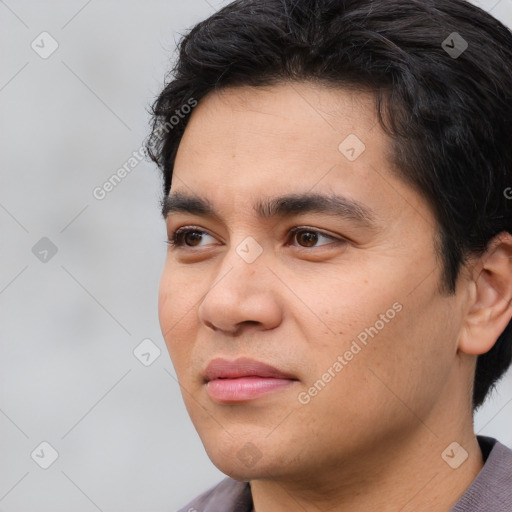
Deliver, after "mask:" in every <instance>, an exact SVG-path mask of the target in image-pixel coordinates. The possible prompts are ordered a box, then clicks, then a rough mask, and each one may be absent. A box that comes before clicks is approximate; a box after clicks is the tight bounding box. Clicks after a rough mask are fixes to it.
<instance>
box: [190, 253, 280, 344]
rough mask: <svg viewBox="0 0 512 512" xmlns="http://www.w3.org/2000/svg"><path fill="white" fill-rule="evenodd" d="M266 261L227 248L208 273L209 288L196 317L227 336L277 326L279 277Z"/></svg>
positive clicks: (278, 319)
mask: <svg viewBox="0 0 512 512" xmlns="http://www.w3.org/2000/svg"><path fill="white" fill-rule="evenodd" d="M267 263H268V262H267V261H266V259H265V258H264V256H263V255H261V256H260V257H259V258H258V259H257V260H256V261H253V262H251V263H249V262H247V261H245V260H244V259H243V258H242V257H241V256H240V255H239V253H237V252H236V248H233V249H232V250H230V251H229V253H227V254H226V256H225V257H224V259H223V261H222V264H221V265H219V267H218V270H217V271H216V272H215V273H214V274H213V275H212V282H211V285H210V287H209V290H208V292H207V293H206V295H205V297H204V298H203V300H202V302H201V303H200V305H199V308H198V315H199V321H200V322H201V323H202V324H203V325H205V326H206V327H208V328H209V329H211V330H213V331H217V332H220V333H222V334H224V335H229V336H237V335H239V334H241V333H242V332H244V331H245V330H247V329H257V330H267V329H273V328H275V327H277V326H278V325H279V324H280V322H281V320H282V310H281V306H280V303H279V299H278V296H277V286H278V283H279V281H278V280H277V279H276V277H275V275H274V274H273V273H272V272H271V271H270V270H269V268H268V267H267Z"/></svg>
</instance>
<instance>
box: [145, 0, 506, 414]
mask: <svg viewBox="0 0 512 512" xmlns="http://www.w3.org/2000/svg"><path fill="white" fill-rule="evenodd" d="M178 49H179V54H178V60H177V62H176V63H175V65H174V68H173V69H172V70H171V72H170V74H169V76H168V77H167V79H166V84H165V87H164V89H163V91H162V92H161V94H160V95H159V96H158V98H157V99H156V100H155V101H154V103H153V105H152V107H151V111H150V113H151V115H152V132H151V134H150V136H149V137H148V139H147V142H146V149H147V151H148V154H149V156H150V158H151V159H152V160H153V161H154V162H155V163H156V164H157V165H158V166H159V168H160V169H161V170H162V172H163V189H164V190H163V193H164V196H167V195H168V193H169V191H170V188H171V181H172V175H173V167H174V161H175V157H176V153H177V150H178V146H179V144H180V141H181V138H182V135H183V133H184V131H185V128H186V126H187V122H188V119H189V117H190V111H191V108H190V106H191V105H195V104H197V102H199V101H200V100H201V99H202V98H203V97H204V96H206V95H207V94H208V93H210V92H212V91H218V90H220V89H223V88H225V87H228V86H253V87H259V86H265V85H275V84H281V83H290V82H298V81H302V82H304V81H309V82H315V83H318V84H323V85H325V86H327V87H339V88H344V87H345V88H347V87H350V88H354V87H355V88H357V89H360V90H364V91H368V92H371V93H373V95H374V97H375V99H376V109H377V114H378V119H379V122H380V124H381V126H382V128H383V129H384V130H385V132H386V133H387V134H388V135H389V136H390V138H391V141H392V144H391V145H392V147H391V149H392V158H391V160H392V163H393V164H394V167H395V168H396V172H397V173H398V174H399V176H400V177H401V178H402V179H404V180H405V181H406V182H407V183H409V184H410V185H411V186H413V187H414V188H415V189H416V190H417V191H418V192H419V193H420V194H421V195H422V196H423V197H425V198H426V199H427V201H428V202H429V204H430V205H431V207H432V209H433V212H434V214H435V216H436V220H437V223H438V226H437V233H438V240H437V241H436V242H435V245H436V250H437V254H438V255H439V258H440V261H442V270H443V278H442V283H441V284H440V288H441V290H442V291H443V292H444V293H447V294H451V293H454V292H455V287H456V280H457V277H458V275H459V272H460V269H461V266H462V265H463V264H464V263H465V262H466V261H467V260H466V258H467V257H468V256H469V255H481V254H483V252H484V251H485V249H486V248H487V247H488V244H489V241H490V240H491V239H492V238H493V237H495V236H496V235H498V234H499V233H502V232H504V231H505V232H511V227H512V215H511V204H510V203H511V201H510V200H509V199H507V196H508V197H512V195H510V192H512V33H511V31H510V30H509V29H508V28H507V27H506V26H504V25H503V24H502V23H501V22H499V21H498V20H497V19H495V18H494V17H493V16H491V15H490V14H488V13H487V12H485V11H484V10H482V9H480V8H478V7H476V6H474V5H472V4H470V3H469V2H466V1H464V0H236V1H234V2H232V3H230V4H229V5H226V6H225V7H224V8H222V9H221V10H219V11H218V12H216V13H215V14H213V15H212V16H210V17H209V18H208V19H206V20H204V21H202V22H200V23H198V24H197V25H195V26H194V27H193V28H192V29H191V30H190V31H189V32H188V34H186V35H185V36H184V37H182V39H181V41H180V42H179V44H178ZM507 191H509V194H507ZM511 360H512V322H511V323H509V325H508V326H507V327H506V329H505V330H504V331H503V333H502V334H501V335H500V337H499V338H498V340H497V342H496V344H495V345H494V347H493V348H492V349H491V350H490V351H489V352H488V353H486V354H483V355H481V356H479V357H478V361H477V369H476V375H475V381H474V389H473V407H474V408H475V409H476V408H477V407H479V406H480V405H481V404H482V403H483V402H484V400H485V398H486V396H487V395H488V393H489V391H490V390H491V389H492V388H493V387H494V386H495V384H496V382H497V381H498V380H499V378H500V377H501V376H502V375H503V374H504V373H505V372H506V370H507V368H508V367H509V366H510V364H511Z"/></svg>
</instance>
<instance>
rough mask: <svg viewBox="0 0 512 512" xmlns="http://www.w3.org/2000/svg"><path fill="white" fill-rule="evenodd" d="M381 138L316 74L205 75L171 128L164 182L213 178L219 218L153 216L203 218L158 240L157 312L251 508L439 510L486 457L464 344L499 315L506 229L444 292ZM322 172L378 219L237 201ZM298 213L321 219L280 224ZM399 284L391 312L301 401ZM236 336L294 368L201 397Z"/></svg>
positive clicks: (182, 222)
mask: <svg viewBox="0 0 512 512" xmlns="http://www.w3.org/2000/svg"><path fill="white" fill-rule="evenodd" d="M349 134H356V135H357V137H358V138H359V139H360V140H361V141H363V142H364V144H365V146H366V149H365V151H364V152H363V153H362V154H361V155H360V156H359V157H358V158H357V159H356V160H355V161H349V160H348V159H347V158H346V157H345V155H344V154H342V153H341V152H340V150H339V149H338V147H339V145H340V143H342V141H343V140H344V139H345V138H346V137H347V136H348V135H349ZM389 151H390V140H389V139H388V138H387V136H386V135H385V133H384V132H383V131H382V129H381V128H380V125H379V124H378V123H377V118H376V114H375V111H374V101H373V99H372V97H371V96H369V95H368V94H366V93H362V92H353V91H352V92H351V91H347V90H340V89H338V90H333V89H329V88H326V87H322V86H320V85H313V84H310V83H294V84H282V85H274V86H271V87H265V88H257V89H254V88H249V87H236V88H228V89H224V90H223V91H222V92H221V93H218V92H216V93H211V94H210V95H208V96H207V97H206V98H204V99H203V100H201V102H200V103H199V105H198V106H197V107H196V108H195V110H194V112H193V113H192V116H191V119H190V122H189V124H188V125H187V128H186V130H185V133H184V136H183V139H182V142H181V144H180V147H179V150H178V154H177V157H176V161H175V171H174V176H173V182H172V188H171V191H170V194H171V195H172V194H173V193H175V192H183V193H189V194H190V193H193V194H196V195H199V196H201V197H204V198H207V199H208V200H209V201H210V203H211V204H212V206H213V207H214V208H215V209H216V210H217V211H218V212H219V215H220V216H221V219H220V220H215V219H212V218H209V217H205V216H203V215H197V214H193V215H192V214H189V213H183V212H180V213H172V214H170V215H169V216H168V218H167V219H166V223H167V231H168V236H169V237H170V238H172V234H173V232H174V231H175V230H176V229H178V228H180V227H184V226H191V227H193V228H194V227H195V228H196V229H195V231H197V230H198V229H200V230H202V231H204V232H205V233H203V234H202V237H201V235H200V236H199V237H198V238H193V237H192V238H190V237H189V239H188V240H189V242H188V243H189V244H190V245H188V246H186V245H185V246H182V247H172V246H169V249H168V253H167V257H166V262H165V266H164V270H163V274H162V278H161V285H160V292H159V317H160V324H161V329H162V332H163V334H164V338H165V341H166V344H167V347H168V350H169V353H170V356H171V358H172V361H173V364H174V367H175V369H176V373H177V376H178V379H179V382H180V385H181V389H182V393H183V398H184V401H185V404H186V407H187V410H188V412H189V414H190V417H191V419H192V422H193V424H194V426H195V428H196V429H197V431H198V433H199V436H200V437H201V440H202V442H203V444H204V447H205V449H206V451H207V453H208V456H209V457H210V459H211V460H212V461H213V463H214V464H215V465H216V466H217V467H218V468H219V469H220V470H221V471H223V472H224V473H226V474H227V475H229V476H231V477H233V478H235V479H238V480H243V481H249V482H250V483H251V490H252V496H253V501H254V510H255V511H257V512H281V511H289V510H305V511H308V512H309V511H326V510H332V511H356V510H357V511H371V510H380V511H381V512H387V511H402V512H407V511H415V512H418V511H420V512H421V511H427V510H428V511H431V510H436V511H437V510H439V511H442V510H446V511H448V510H449V509H450V508H451V506H452V505H453V504H454V503H455V502H456V501H457V500H458V499H459V497H460V496H461V495H462V494H463V492H464V491H465V490H466V489H467V487H468V486H469V485H470V484H471V482H472V481H473V480H474V478H475V477H476V475H477V474H478V472H479V471H480V469H481V468H482V465H483V461H482V456H481V453H480V450H479V447H478V444H477V441H476V438H475V435H474V433H473V427H472V410H471V400H470V398H471V388H472V381H473V374H474V369H475V363H476V356H477V355H478V354H480V353H484V352H486V351H488V350H489V349H490V348H491V347H492V345H493V344H494V342H495V340H496V339H497V337H498V336H499V334H500V333H501V332H502V331H503V329H504V328H505V327H506V325H507V323H508V321H509V320H510V317H511V316H512V314H511V311H510V307H509V305H508V300H507V299H509V298H510V297H511V296H512V290H511V283H512V271H511V268H510V267H511V265H510V256H511V247H512V244H511V240H510V237H509V236H506V235H504V234H502V235H501V236H500V237H499V238H497V239H496V240H495V241H494V242H493V243H492V244H491V245H490V248H489V250H488V251H487V252H486V254H484V255H483V256H481V257H480V258H473V259H471V260H470V261H469V262H468V264H467V265H466V266H465V267H464V269H463V272H462V273H461V275H460V277H459V280H458V283H457V290H456V293H455V294H454V295H447V294H445V293H443V292H442V291H441V287H440V283H441V267H440V263H439V258H438V255H437V254H436V252H435V249H434V239H435V236H436V220H435V218H434V215H433V213H432V210H431V208H430V206H429V205H428V204H427V202H426V201H425V200H424V199H423V198H422V196H420V195H419V194H418V193H417V192H416V191H415V190H413V189H412V188H411V187H410V186H409V185H407V184H405V183H404V182H402V181H401V180H400V179H399V178H398V177H397V176H396V174H395V172H394V170H393V167H392V164H391V163H390V159H389V158H388V157H387V155H389ZM333 192H334V193H336V194H339V195H343V196H346V197H348V198H350V199H352V200H356V201H358V202H360V203H362V204H363V205H365V206H366V207H367V208H370V209H371V211H372V212H373V216H374V221H375V222H374V225H373V227H371V228H370V227H364V226H361V225H358V224H357V223H355V222H354V221H353V220H350V219H343V218H336V217H332V216H329V215H327V214H324V213H321V212H320V213H307V214H296V215H294V216H293V217H289V218H270V219H261V218H260V217H258V216H257V215H256V213H255V212H254V211H253V209H252V208H251V206H252V205H253V204H255V203H256V202H257V201H259V200H261V199H265V198H271V197H274V196H277V195H281V194H288V193H333ZM296 226H306V227H309V229H306V231H307V232H308V233H310V232H311V230H312V229H314V230H317V231H318V230H320V231H321V233H320V234H319V235H318V237H316V236H315V232H313V233H312V234H310V235H307V234H306V236H304V235H302V236H298V235H296V236H290V234H289V232H290V230H291V229H292V228H294V227H296ZM323 235H329V236H328V237H327V238H326V237H325V236H323ZM248 236H251V237H253V238H254V239H255V240H256V241H257V242H258V244H259V245H260V246H261V249H262V253H261V255H260V256H259V257H258V258H257V259H256V260H255V261H254V262H252V263H248V262H246V261H245V260H244V259H242V258H241V256H240V255H239V253H238V252H237V247H238V246H240V244H241V243H242V241H244V240H245V239H246V238H247V237H248ZM308 236H309V238H308ZM331 236H332V237H333V238H330V237H331ZM196 237H197V235H196ZM198 240H199V241H198ZM396 303H399V304H400V306H401V310H400V312H397V313H396V315H395V316H394V318H393V319H392V320H389V321H388V322H387V323H385V326H384V328H382V329H381V330H379V332H378V334H377V335H376V336H375V337H374V338H373V339H371V338H370V340H369V342H368V344H367V345H366V346H364V347H363V348H362V350H361V351H360V352H358V353H357V355H355V356H354V357H353V359H352V360H350V361H348V362H347V364H346V365H345V366H344V367H343V369H342V370H341V371H339V373H336V376H335V377H334V378H332V379H331V381H330V382H329V383H327V384H326V385H325V387H324V388H323V389H322V390H321V391H320V392H318V393H317V394H316V396H313V397H310V398H311V399H310V401H309V402H308V403H307V404H304V403H301V402H300V401H299V400H298V396H299V393H307V392H308V389H310V388H311V386H312V385H313V384H314V383H315V382H316V381H318V379H320V378H321V377H322V375H324V374H325V372H327V371H328V369H329V368H332V367H333V363H334V362H335V361H336V360H337V358H338V356H339V355H343V354H345V352H346V351H347V350H349V349H350V346H351V343H352V342H353V340H354V339H356V337H357V335H358V334H360V333H361V332H363V331H364V330H365V328H369V327H370V326H374V325H375V324H376V321H377V320H379V315H382V314H385V313H386V311H387V310H389V309H390V308H392V305H393V304H396ZM241 356H245V357H250V358H253V359H256V360H258V361H262V362H266V363H268V364H271V365H273V366H275V367H277V368H279V369H281V370H283V371H287V372H289V373H291V374H293V376H294V377H295V378H296V379H297V380H296V381H295V382H293V383H292V384H291V385H290V386H288V387H286V388H283V389H281V390H279V391H276V392H274V393H271V394H268V395H265V396H261V397H258V398H257V399H255V400H252V401H247V402H241V403H235V404H221V403H218V402H215V401H213V400H212V399H211V398H210V397H209V396H208V394H207V392H206V387H205V385H204V382H203V379H202V372H203V370H204V368H205V367H206V365H207V363H208V362H209V361H210V360H211V359H213V358H215V357H224V358H227V359H230V360H233V359H235V358H237V357H241ZM303 396H304V395H303ZM453 442H457V443H458V444H459V445H460V446H462V447H463V449H464V450H465V451H466V452H467V454H468V457H467V459H466V460H465V461H464V462H463V463H462V464H461V465H460V466H459V467H458V468H456V469H453V468H452V467H450V466H449V465H448V464H447V463H446V462H445V460H443V458H442V456H441V455H442V453H443V452H444V451H445V450H446V449H447V447H448V446H449V445H450V444H451V443H453ZM247 443H251V444H250V445H248V444H247ZM248 450H249V451H252V453H254V454H256V455H255V458H254V459H253V460H252V462H248V459H247V457H246V456H245V455H246V454H247V451H248ZM457 453H458V454H460V453H462V452H457ZM244 454H245V455H244ZM254 461H256V462H254Z"/></svg>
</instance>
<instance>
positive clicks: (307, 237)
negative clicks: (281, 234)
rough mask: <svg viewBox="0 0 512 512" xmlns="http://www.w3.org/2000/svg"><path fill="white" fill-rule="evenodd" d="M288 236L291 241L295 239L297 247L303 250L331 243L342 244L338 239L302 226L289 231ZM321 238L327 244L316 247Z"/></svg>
mask: <svg viewBox="0 0 512 512" xmlns="http://www.w3.org/2000/svg"><path fill="white" fill-rule="evenodd" d="M290 235H291V238H292V239H295V240H297V241H298V242H299V247H301V248H303V249H307V248H314V247H322V246H324V245H330V244H332V243H340V242H341V243H342V242H343V240H342V239H340V238H336V237H334V236H331V235H327V234H325V233H322V232H321V231H318V230H317V229H313V228H308V227H304V226H301V227H296V228H293V229H292V230H291V231H290ZM321 238H324V239H325V240H328V242H327V243H325V244H320V245H316V244H317V243H318V241H319V240H320V239H321Z"/></svg>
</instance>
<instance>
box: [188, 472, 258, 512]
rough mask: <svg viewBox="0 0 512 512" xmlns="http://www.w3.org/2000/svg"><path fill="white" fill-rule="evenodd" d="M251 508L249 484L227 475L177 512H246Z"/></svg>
mask: <svg viewBox="0 0 512 512" xmlns="http://www.w3.org/2000/svg"><path fill="white" fill-rule="evenodd" d="M251 509H252V498H251V488H250V486H249V484H248V483H247V482H239V481H237V480H233V479H232V478H229V477H228V478H225V479H224V480H222V481H221V482H220V483H218V484H217V485H215V486H214V487H212V488H210V489H208V490H207V491H205V492H203V493H202V494H200V495H199V496H198V497H197V498H195V499H194V500H192V501H191V502H190V503H189V504H188V505H185V506H184V507H183V508H180V509H179V510H178V512H219V510H222V511H223V512H248V511H249V510H251Z"/></svg>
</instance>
